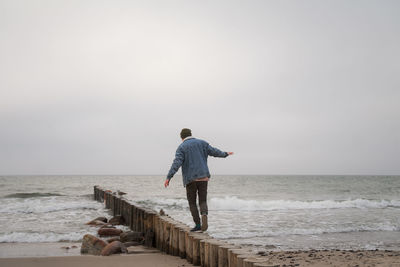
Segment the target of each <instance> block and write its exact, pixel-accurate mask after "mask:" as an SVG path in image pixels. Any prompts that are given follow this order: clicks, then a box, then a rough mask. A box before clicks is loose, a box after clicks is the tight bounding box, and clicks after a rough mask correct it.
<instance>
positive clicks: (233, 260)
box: [228, 248, 245, 267]
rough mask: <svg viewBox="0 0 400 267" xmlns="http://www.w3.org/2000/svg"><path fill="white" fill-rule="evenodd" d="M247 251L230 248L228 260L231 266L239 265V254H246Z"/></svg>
mask: <svg viewBox="0 0 400 267" xmlns="http://www.w3.org/2000/svg"><path fill="white" fill-rule="evenodd" d="M244 253H245V251H244V250H243V249H237V248H232V249H228V262H229V267H233V266H234V267H237V256H238V255H239V254H244Z"/></svg>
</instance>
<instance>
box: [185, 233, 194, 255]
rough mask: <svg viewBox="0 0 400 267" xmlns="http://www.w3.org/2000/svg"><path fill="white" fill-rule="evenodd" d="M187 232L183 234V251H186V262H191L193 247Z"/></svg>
mask: <svg viewBox="0 0 400 267" xmlns="http://www.w3.org/2000/svg"><path fill="white" fill-rule="evenodd" d="M189 238H190V237H189V232H185V249H186V259H187V261H188V262H190V263H192V262H193V247H192V242H190V239H189Z"/></svg>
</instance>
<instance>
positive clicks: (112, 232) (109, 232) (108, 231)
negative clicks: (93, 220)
mask: <svg viewBox="0 0 400 267" xmlns="http://www.w3.org/2000/svg"><path fill="white" fill-rule="evenodd" d="M97 233H98V234H99V236H117V235H120V234H121V233H122V230H121V229H116V228H100V229H99V231H97Z"/></svg>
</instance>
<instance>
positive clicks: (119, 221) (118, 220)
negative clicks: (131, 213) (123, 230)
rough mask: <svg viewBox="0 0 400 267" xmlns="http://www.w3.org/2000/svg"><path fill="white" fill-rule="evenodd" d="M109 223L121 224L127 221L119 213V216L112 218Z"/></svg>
mask: <svg viewBox="0 0 400 267" xmlns="http://www.w3.org/2000/svg"><path fill="white" fill-rule="evenodd" d="M108 223H109V224H112V225H120V224H124V223H125V220H124V218H123V217H122V216H121V215H117V216H114V217H112V218H111V219H110V220H109V221H108Z"/></svg>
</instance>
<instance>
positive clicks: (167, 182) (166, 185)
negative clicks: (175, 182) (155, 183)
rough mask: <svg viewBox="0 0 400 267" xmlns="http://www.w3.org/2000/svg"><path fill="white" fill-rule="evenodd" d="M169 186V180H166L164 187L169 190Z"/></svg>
mask: <svg viewBox="0 0 400 267" xmlns="http://www.w3.org/2000/svg"><path fill="white" fill-rule="evenodd" d="M168 186H169V179H165V182H164V187H165V188H167V187H168Z"/></svg>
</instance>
